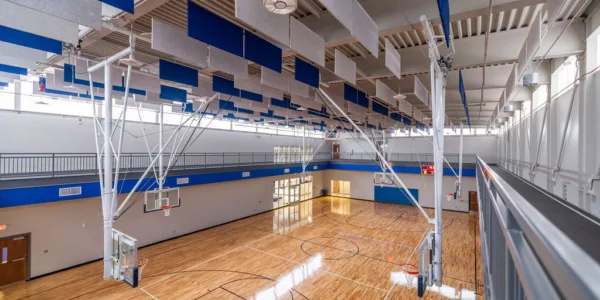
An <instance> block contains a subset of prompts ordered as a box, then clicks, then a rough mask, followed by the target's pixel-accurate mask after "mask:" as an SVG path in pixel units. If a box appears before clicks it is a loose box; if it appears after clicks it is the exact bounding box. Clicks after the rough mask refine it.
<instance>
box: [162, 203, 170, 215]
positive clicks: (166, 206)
mask: <svg viewBox="0 0 600 300" xmlns="http://www.w3.org/2000/svg"><path fill="white" fill-rule="evenodd" d="M160 209H162V210H163V211H164V212H165V217H168V216H170V215H171V206H170V205H163V206H161V207H160Z"/></svg>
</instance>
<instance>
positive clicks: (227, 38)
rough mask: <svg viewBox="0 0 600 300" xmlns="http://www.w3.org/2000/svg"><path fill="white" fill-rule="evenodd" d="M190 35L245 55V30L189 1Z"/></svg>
mask: <svg viewBox="0 0 600 300" xmlns="http://www.w3.org/2000/svg"><path fill="white" fill-rule="evenodd" d="M188 36H190V37H192V38H195V39H197V40H199V41H202V42H205V43H207V44H209V45H211V46H215V47H217V48H219V49H221V50H224V51H227V52H229V53H231V54H234V55H237V56H239V57H244V30H243V29H242V28H241V27H239V26H237V25H235V24H233V23H230V22H229V21H227V20H225V19H223V18H221V17H219V16H217V15H215V14H214V13H212V12H210V11H208V10H207V9H205V8H203V7H201V6H199V5H197V4H195V3H193V2H192V1H188Z"/></svg>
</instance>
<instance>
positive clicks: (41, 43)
mask: <svg viewBox="0 0 600 300" xmlns="http://www.w3.org/2000/svg"><path fill="white" fill-rule="evenodd" d="M0 41H3V42H7V43H11V44H15V45H20V46H24V47H28V48H33V49H38V50H42V51H47V52H50V53H55V54H58V55H62V42H61V41H58V40H54V39H50V38H47V37H43V36H40V35H36V34H33V33H29V32H25V31H20V30H16V29H12V28H9V27H6V26H1V25H0Z"/></svg>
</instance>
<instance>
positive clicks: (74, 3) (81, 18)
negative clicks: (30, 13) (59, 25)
mask: <svg viewBox="0 0 600 300" xmlns="http://www.w3.org/2000/svg"><path fill="white" fill-rule="evenodd" d="M5 1H8V2H13V3H15V4H18V5H21V6H25V7H27V8H30V9H33V10H36V11H39V12H42V13H45V14H48V15H52V16H55V17H58V18H61V19H63V20H66V21H70V22H73V23H76V24H81V25H83V26H86V27H90V28H93V29H97V30H100V29H102V23H101V18H102V3H101V2H100V1H98V0H52V1H48V0H5Z"/></svg>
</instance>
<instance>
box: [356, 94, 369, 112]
mask: <svg viewBox="0 0 600 300" xmlns="http://www.w3.org/2000/svg"><path fill="white" fill-rule="evenodd" d="M356 100H357V101H356V104H358V105H360V106H362V107H365V108H369V98H368V97H367V94H366V93H365V92H362V91H358V94H357V96H356Z"/></svg>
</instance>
